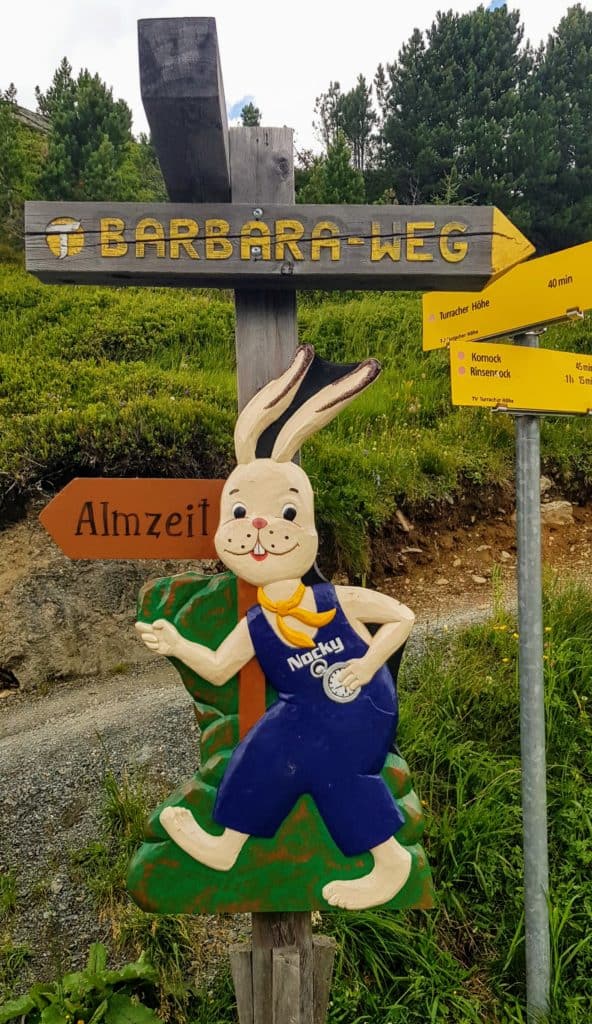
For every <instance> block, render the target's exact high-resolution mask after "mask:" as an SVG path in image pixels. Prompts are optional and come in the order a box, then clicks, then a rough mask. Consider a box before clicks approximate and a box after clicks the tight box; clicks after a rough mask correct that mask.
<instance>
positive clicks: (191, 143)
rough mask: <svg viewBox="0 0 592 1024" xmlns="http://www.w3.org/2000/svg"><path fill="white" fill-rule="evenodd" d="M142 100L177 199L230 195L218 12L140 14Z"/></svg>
mask: <svg viewBox="0 0 592 1024" xmlns="http://www.w3.org/2000/svg"><path fill="white" fill-rule="evenodd" d="M138 45H139V56H140V85H141V91H142V102H143V104H144V110H145V111H146V117H147V118H148V124H149V125H150V130H151V132H152V140H153V142H154V146H155V149H156V152H157V155H158V160H159V163H160V166H161V168H162V173H163V176H164V180H165V183H166V186H167V191H168V194H169V197H170V199H171V200H172V201H173V202H198V203H199V202H228V201H229V200H230V163H229V149H228V125H227V118H226V103H225V100H224V86H223V83H222V71H221V68H220V55H219V51H218V38H217V34H216V22H215V19H214V18H145V19H142V20H140V21H139V22H138Z"/></svg>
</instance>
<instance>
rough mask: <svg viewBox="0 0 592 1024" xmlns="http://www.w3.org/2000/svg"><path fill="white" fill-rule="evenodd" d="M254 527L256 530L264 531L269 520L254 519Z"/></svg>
mask: <svg viewBox="0 0 592 1024" xmlns="http://www.w3.org/2000/svg"><path fill="white" fill-rule="evenodd" d="M253 526H254V527H255V529H256V530H262V529H263V527H264V526H267V519H253Z"/></svg>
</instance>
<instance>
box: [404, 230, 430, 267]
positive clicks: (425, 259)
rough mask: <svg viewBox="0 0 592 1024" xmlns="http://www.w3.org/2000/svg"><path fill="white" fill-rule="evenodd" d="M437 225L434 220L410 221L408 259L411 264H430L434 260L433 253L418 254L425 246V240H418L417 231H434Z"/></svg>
mask: <svg viewBox="0 0 592 1024" xmlns="http://www.w3.org/2000/svg"><path fill="white" fill-rule="evenodd" d="M435 227H436V224H435V222H434V221H433V220H416V221H410V222H409V223H408V225H407V259H408V261H409V262H410V263H429V262H430V261H431V260H433V259H434V257H433V256H432V254H431V252H417V249H422V248H423V246H424V245H425V238H421V237H420V238H418V237H417V236H416V234H415V232H416V231H433V230H434V228H435Z"/></svg>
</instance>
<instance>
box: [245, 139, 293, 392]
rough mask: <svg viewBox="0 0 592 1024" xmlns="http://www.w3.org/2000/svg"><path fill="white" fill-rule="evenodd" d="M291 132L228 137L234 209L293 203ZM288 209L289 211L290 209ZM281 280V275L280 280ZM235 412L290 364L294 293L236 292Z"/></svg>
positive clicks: (258, 209) (259, 208)
mask: <svg viewBox="0 0 592 1024" xmlns="http://www.w3.org/2000/svg"><path fill="white" fill-rule="evenodd" d="M293 154H294V146H293V131H292V129H291V128H235V129H233V130H232V131H231V133H230V159H231V176H232V195H233V205H234V203H235V202H237V203H248V204H249V208H250V210H251V215H253V211H255V210H256V211H257V213H259V211H260V210H261V211H262V213H264V212H265V210H266V208H267V203H273V204H279V203H293V202H294V155H293ZM290 209H291V207H290ZM281 277H282V275H280V278H281ZM234 298H235V309H236V373H237V384H238V408H239V411H240V410H241V409H243V408H244V406H245V405H246V404H247V402H248V401H249V400H250V399H251V398H252V397H253V395H254V394H256V392H257V391H259V389H260V388H262V387H263V385H264V384H267V382H268V381H270V380H271V379H272V378H273V377H278V376H279V375H280V374H281V373H283V372H284V370H286V369H287V368H288V366H289V365H290V362H291V361H292V357H293V354H294V350H295V348H296V345H297V344H298V329H297V325H296V296H295V294H294V292H293V291H273V292H271V291H268V290H263V289H262V290H256V291H243V290H238V289H237V290H236V291H235V296H234Z"/></svg>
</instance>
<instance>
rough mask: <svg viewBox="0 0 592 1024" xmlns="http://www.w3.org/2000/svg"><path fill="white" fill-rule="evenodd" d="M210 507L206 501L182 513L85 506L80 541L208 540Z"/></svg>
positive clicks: (98, 503) (99, 504)
mask: <svg viewBox="0 0 592 1024" xmlns="http://www.w3.org/2000/svg"><path fill="white" fill-rule="evenodd" d="M209 507H210V503H209V501H208V499H207V498H202V499H201V501H200V502H198V503H197V504H196V505H195V506H194V505H187V506H186V507H185V509H184V510H183V511H182V512H181V511H179V512H166V513H165V512H149V511H145V512H144V511H142V512H122V511H120V510H119V509H116V508H112V507H111V505H110V502H108V501H85V502H83V504H82V506H81V509H80V513H79V515H78V520H77V523H76V529H75V535H76V536H77V537H160V536H166V537H189V538H191V537H198V536H201V537H207V535H208V509H209Z"/></svg>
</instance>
